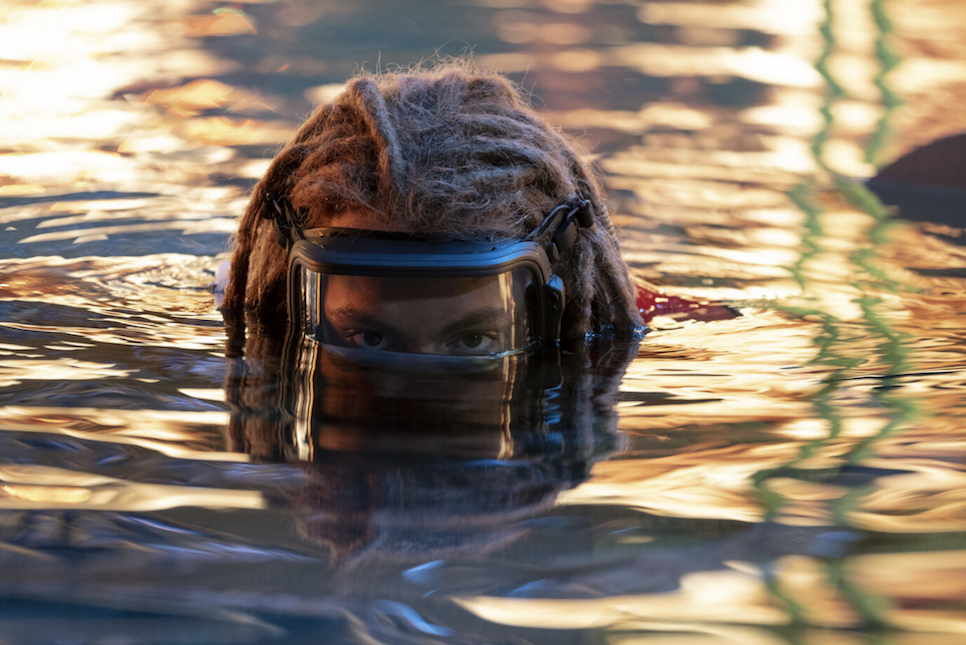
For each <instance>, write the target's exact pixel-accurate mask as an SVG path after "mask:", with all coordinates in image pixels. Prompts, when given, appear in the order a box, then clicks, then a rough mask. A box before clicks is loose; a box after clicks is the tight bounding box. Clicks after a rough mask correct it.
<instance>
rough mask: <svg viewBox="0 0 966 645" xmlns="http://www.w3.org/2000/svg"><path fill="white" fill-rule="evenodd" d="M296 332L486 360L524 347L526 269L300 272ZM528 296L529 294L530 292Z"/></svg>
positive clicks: (350, 343) (362, 345)
mask: <svg viewBox="0 0 966 645" xmlns="http://www.w3.org/2000/svg"><path fill="white" fill-rule="evenodd" d="M298 276H299V280H300V288H299V290H298V294H299V296H300V297H301V303H300V309H301V319H302V327H303V330H304V331H305V332H306V334H308V335H311V336H314V337H315V338H316V339H317V340H318V341H320V342H322V343H325V344H329V345H336V346H341V347H351V348H357V349H364V350H370V351H373V352H406V353H412V354H436V355H449V356H490V355H494V354H502V353H506V352H512V351H516V350H520V349H524V348H526V347H527V346H528V345H529V343H530V329H529V322H530V321H529V320H528V315H527V304H526V296H527V293H528V289H527V287H529V286H530V284H531V283H532V281H533V279H532V274H531V272H530V271H529V270H528V269H518V270H516V271H512V272H508V273H503V274H499V275H494V276H483V277H455V278H413V277H399V276H391V277H387V276H356V275H341V274H321V273H317V272H315V271H310V270H308V269H306V268H305V267H302V268H301V270H300V271H299V272H298ZM531 291H532V290H531Z"/></svg>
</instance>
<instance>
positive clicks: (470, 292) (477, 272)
mask: <svg viewBox="0 0 966 645" xmlns="http://www.w3.org/2000/svg"><path fill="white" fill-rule="evenodd" d="M265 202H266V203H265V209H264V210H263V213H265V214H266V215H265V216H266V217H269V218H271V219H274V221H275V224H276V233H277V236H278V241H279V243H280V244H281V245H283V246H284V247H285V248H286V250H287V251H288V256H289V262H288V307H289V320H290V321H291V322H292V323H294V324H296V325H297V326H299V327H300V328H301V330H302V332H303V333H304V334H305V335H307V336H309V337H311V338H314V339H315V340H317V341H319V342H321V343H323V344H327V345H335V346H341V347H349V348H359V349H367V350H382V351H391V352H406V353H411V354H431V355H450V356H495V355H502V354H507V353H511V352H517V351H521V350H525V349H528V348H535V347H555V346H556V344H557V343H558V341H559V339H560V319H561V315H562V313H563V309H564V304H565V292H564V285H563V281H562V280H561V279H560V278H559V277H558V276H557V275H556V274H555V272H554V268H555V265H556V263H557V261H558V259H559V258H560V256H561V255H562V254H563V253H564V252H566V250H567V249H569V248H570V247H571V246H573V243H574V241H575V239H576V236H577V230H578V229H579V228H581V227H583V228H590V227H591V226H593V218H592V215H591V211H590V202H589V201H587V200H582V201H576V202H573V203H569V204H563V205H561V206H558V207H557V208H555V209H553V210H552V211H551V212H550V214H549V215H547V217H546V218H545V219H544V221H543V222H542V223H541V224H540V225H539V226H538V227H537V228H536V229H534V231H533V232H531V233H530V234H529V235H527V236H526V237H525V238H523V239H522V240H516V239H506V238H502V237H499V236H498V235H488V236H476V237H474V238H472V239H465V238H458V237H455V236H452V235H410V234H406V233H391V232H383V231H369V230H362V229H353V228H315V229H305V230H304V229H302V228H300V227H299V226H298V225H297V224H296V223H295V221H296V220H295V214H294V213H293V210H292V207H291V205H289V204H288V203H287V202H285V201H282V200H278V199H276V198H275V197H274V196H272V195H271V194H269V193H266V194H265Z"/></svg>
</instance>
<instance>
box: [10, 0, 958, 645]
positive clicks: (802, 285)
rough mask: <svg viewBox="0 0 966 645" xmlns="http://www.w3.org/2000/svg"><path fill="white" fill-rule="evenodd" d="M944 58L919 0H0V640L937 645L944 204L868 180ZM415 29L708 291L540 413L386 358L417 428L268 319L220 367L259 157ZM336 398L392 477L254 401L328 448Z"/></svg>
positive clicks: (948, 407)
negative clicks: (310, 424)
mask: <svg viewBox="0 0 966 645" xmlns="http://www.w3.org/2000/svg"><path fill="white" fill-rule="evenodd" d="M964 42H966V11H964V8H963V6H961V4H960V3H958V2H953V1H945V2H943V1H939V0H936V1H926V0H890V1H888V2H883V1H882V0H871V1H859V0H855V1H852V0H848V1H847V0H827V1H825V2H820V1H818V0H815V1H814V2H804V3H787V2H778V1H777V0H774V1H762V2H751V1H742V0H727V1H725V2H715V3H703V2H651V3H640V4H634V3H627V4H621V3H615V4H605V3H591V2H586V1H584V0H547V1H546V2H539V3H537V2H525V1H523V0H520V1H515V0H510V1H502V0H501V1H496V0H492V1H491V0H487V1H480V2H467V3H445V9H441V8H439V7H428V6H424V5H422V4H420V3H410V2H397V3H392V4H388V5H386V6H379V5H378V4H377V3H375V2H369V1H363V2H358V3H351V4H347V3H337V2H307V1H306V2H277V3H271V2H268V3H247V2H243V3H237V4H231V5H225V6H220V5H216V4H212V3H209V2H196V1H194V0H179V1H177V2H163V3H162V2H154V1H146V2H111V1H105V2H98V3H93V4H91V3H83V2H55V3H33V2H21V1H19V0H15V1H13V2H8V3H5V4H4V5H3V7H0V91H2V96H0V148H2V149H0V231H2V233H0V386H2V389H0V424H2V425H0V509H2V510H0V642H3V643H13V644H17V645H20V644H27V643H30V644H33V643H37V644H40V643H52V642H72V643H73V642H77V643H102V642H125V643H199V644H200V643H303V642H315V641H321V642H333V643H336V642H338V643H342V642H346V643H372V642H379V643H403V642H406V643H409V642H418V643H441V642H453V643H496V642H498V643H524V642H530V643H567V642H570V643H585V642H604V643H609V644H614V645H617V644H621V645H630V644H633V643H648V644H657V643H661V644H664V643H687V644H695V645H697V644H701V645H704V644H706V643H708V644H710V643H753V644H756V643H762V644H768V645H770V644H772V643H808V644H810V645H811V644H821V645H833V644H834V645H839V644H849V645H851V644H853V643H855V644H859V643H861V644H872V643H876V644H880V643H890V644H891V643H897V644H900V643H901V644H903V645H905V644H909V643H915V644H916V645H926V644H929V645H932V644H939V643H942V644H944V645H945V644H948V643H961V642H966V587H964V582H963V581H964V580H966V492H964V491H966V465H964V464H966V460H964V457H966V433H964V417H966V405H964V400H966V397H964V394H966V368H964V364H966V361H964V354H966V324H964V314H963V312H964V311H966V283H964V279H966V274H964V269H963V267H964V264H966V252H964V250H963V248H964V247H963V245H962V240H963V239H964V237H963V229H962V228H961V227H956V226H950V225H949V224H936V223H929V222H924V223H916V224H914V223H910V222H906V221H903V220H901V219H898V218H896V217H895V216H894V213H891V212H890V211H889V210H888V209H887V208H885V207H884V206H883V205H882V204H881V202H879V201H878V199H877V198H876V197H875V196H874V195H873V194H871V193H870V192H869V191H867V190H866V189H865V188H864V186H863V185H862V183H861V181H862V180H863V179H865V178H867V177H869V176H871V175H873V174H874V173H875V171H876V166H877V165H879V164H882V163H886V162H889V161H891V160H892V159H895V158H896V157H898V156H900V155H902V154H904V153H906V152H908V151H910V150H911V149H913V148H915V147H916V146H919V145H922V144H926V143H928V142H930V141H932V140H934V139H936V138H939V137H942V136H946V135H949V134H952V133H955V132H962V131H964V130H966V111H963V110H958V109H950V106H956V105H961V104H962V103H963V101H964V99H966V49H964V46H963V43H964ZM444 44H445V45H444ZM441 45H443V46H444V49H443V52H444V53H456V52H459V51H460V50H462V49H463V48H464V47H466V46H467V45H468V46H469V47H470V48H471V49H473V50H474V53H475V58H476V59H477V61H478V62H480V63H481V64H482V65H483V66H487V67H493V68H496V69H500V70H502V71H506V72H508V73H510V74H512V75H513V76H514V78H516V79H517V80H520V81H522V82H523V83H524V84H525V86H526V87H527V88H531V89H532V90H533V93H534V96H535V99H537V100H538V102H539V103H540V104H541V105H542V106H544V107H545V108H546V109H547V110H548V111H549V112H550V113H551V116H552V118H553V119H554V120H555V121H556V122H558V123H560V124H561V125H562V126H563V127H564V128H565V129H566V130H567V131H568V132H570V133H571V134H573V135H575V136H577V137H578V138H579V139H580V141H581V142H582V143H583V144H584V145H585V146H587V147H588V148H590V149H591V153H592V154H593V155H594V156H595V159H596V162H597V163H598V165H599V166H600V168H601V169H602V170H603V171H604V173H605V174H606V177H607V183H608V186H609V188H610V189H611V198H612V199H611V201H612V212H613V213H614V214H615V221H617V222H618V224H619V225H620V226H621V228H622V234H623V239H624V252H625V256H626V257H627V259H628V260H629V262H630V263H631V266H632V269H633V271H634V274H635V276H636V277H638V278H639V279H641V280H646V281H649V282H651V283H652V284H655V285H658V287H659V288H660V289H661V290H663V291H665V292H667V293H669V294H673V295H678V296H684V297H689V298H693V299H697V300H707V301H713V302H719V303H724V304H726V305H728V306H729V307H730V308H731V309H732V310H733V311H734V312H736V313H737V314H739V315H737V316H736V317H733V318H726V319H720V320H707V321H702V320H699V319H697V318H696V317H691V318H688V317H684V316H681V315H677V316H673V315H672V316H659V317H657V318H655V319H654V320H652V322H651V326H652V328H653V331H652V332H651V333H650V334H649V335H648V336H647V337H646V338H645V339H644V340H643V341H642V343H641V344H640V346H639V348H637V350H636V357H633V360H631V358H632V356H628V357H627V360H626V361H625V360H624V358H623V357H622V356H621V353H620V352H621V351H622V349H623V350H628V351H632V352H633V351H635V350H634V349H633V348H616V349H614V350H613V351H612V352H611V353H609V354H608V355H607V356H604V357H599V356H598V357H587V361H586V362H587V363H592V364H594V365H595V367H594V368H593V369H592V370H591V371H590V372H584V371H582V368H578V367H576V366H574V365H570V366H569V367H568V365H566V364H565V365H564V367H565V370H564V373H563V377H562V378H563V383H564V384H565V387H563V388H562V389H558V390H553V391H559V392H561V393H562V394H560V395H559V396H558V395H554V396H552V397H548V398H544V399H541V398H540V397H539V396H537V397H534V392H542V388H544V387H545V386H546V385H547V384H548V383H550V384H553V383H554V382H555V381H554V380H553V374H552V373H551V372H553V370H549V371H547V370H548V368H546V366H536V367H534V366H523V367H521V366H514V365H504V366H501V367H500V369H501V370H503V371H502V372H500V376H501V377H502V378H503V380H502V381H501V380H500V379H494V378H492V377H493V374H492V373H491V374H490V375H489V376H487V377H485V378H484V377H480V376H478V375H477V376H472V377H471V376H467V375H465V374H463V375H458V376H454V377H452V379H451V380H453V381H456V382H460V383H461V382H462V381H461V379H465V380H466V383H467V385H466V386H465V388H464V390H458V389H457V390H454V392H455V393H448V392H449V391H448V390H446V389H445V388H443V389H440V388H441V387H442V386H440V385H439V384H438V383H434V382H431V381H430V382H427V383H422V384H420V383H415V384H413V383H409V386H411V387H416V388H418V387H426V388H430V389H433V391H434V392H436V393H437V398H436V400H434V401H430V402H428V403H425V404H424V405H422V406H421V407H419V408H418V409H419V416H415V417H413V416H408V415H403V414H402V412H401V411H405V410H409V409H410V408H408V407H407V405H408V404H409V403H408V402H407V401H405V400H400V399H399V398H398V397H396V398H394V396H393V395H392V392H394V391H396V390H394V388H397V387H398V383H399V382H401V381H393V380H392V378H393V376H392V375H391V374H390V375H387V374H381V373H380V374H374V373H373V372H371V371H367V370H366V369H358V366H356V367H353V368H351V369H347V368H346V366H345V364H343V363H340V362H339V361H338V360H335V359H333V358H332V357H331V356H327V355H325V354H324V353H323V354H318V353H316V352H314V351H310V350H307V349H306V348H304V347H300V346H295V345H292V344H285V345H281V344H279V342H280V341H279V340H278V339H269V340H266V341H265V342H264V344H263V345H260V346H259V350H258V352H261V353H260V354H259V353H258V352H255V354H254V355H255V357H256V358H258V357H261V359H262V360H254V361H253V360H248V361H247V362H246V361H241V362H239V361H237V360H229V361H226V359H225V354H224V341H225V334H224V330H223V326H222V321H221V317H220V315H219V313H218V312H217V310H216V309H215V307H214V304H213V296H212V293H211V291H210V285H211V283H212V282H213V279H214V275H215V271H216V267H217V266H218V264H219V263H220V262H221V261H222V260H224V259H225V258H226V250H227V248H228V244H229V236H230V234H231V231H232V230H233V227H234V222H235V217H236V216H237V214H238V213H240V212H241V210H242V209H243V207H244V204H245V203H246V201H247V191H248V189H249V188H250V186H251V185H252V183H253V182H254V180H255V179H256V178H257V177H258V176H259V175H260V174H261V173H262V172H263V171H264V169H265V167H266V164H267V159H269V158H270V156H271V154H272V153H273V152H274V151H275V150H276V149H277V148H278V146H280V145H281V144H283V143H284V141H285V140H286V138H287V137H288V136H289V135H290V133H291V132H292V130H293V128H294V127H295V126H296V125H297V123H298V121H299V119H300V117H301V116H302V115H305V114H306V113H307V112H308V111H309V109H310V107H311V103H312V102H313V101H317V100H321V99H323V98H324V97H326V96H329V95H331V94H333V93H334V92H337V91H338V89H339V87H340V86H341V83H342V82H343V81H344V79H345V77H346V75H348V74H349V73H351V72H352V71H353V70H354V69H356V68H357V67H358V66H359V64H360V63H361V62H362V61H370V62H369V63H368V65H367V66H368V67H370V68H372V67H375V66H377V65H380V64H382V65H385V64H387V63H390V62H401V63H409V62H410V61H413V60H418V59H421V58H425V57H427V56H428V55H430V54H431V53H432V52H433V51H434V50H435V49H436V48H437V47H439V46H441ZM380 61H381V62H380ZM627 361H629V363H628V362H627ZM571 362H573V361H571ZM625 363H627V364H625ZM319 365H326V366H327V369H328V370H329V372H328V373H329V374H332V370H334V369H342V370H345V373H344V375H343V376H342V377H341V378H342V379H343V380H341V381H339V382H338V385H337V386H336V385H331V384H330V386H329V389H328V390H322V389H320V388H319V387H318V386H317V385H313V382H312V379H311V378H309V379H301V380H299V379H298V378H294V377H290V376H286V375H290V374H299V373H302V372H304V371H305V370H307V369H308V368H309V367H311V366H319ZM300 370H301V371H302V372H300ZM340 374H342V372H340ZM548 374H549V375H548ZM400 378H401V379H402V380H406V379H407V377H400ZM408 382H409V381H407V383H408ZM360 383H365V384H366V385H367V387H374V388H376V390H375V391H378V392H379V393H380V394H379V396H380V397H382V398H379V399H378V400H379V402H380V404H381V405H382V406H383V407H382V410H383V411H384V412H385V416H387V417H389V418H390V419H392V415H391V414H389V411H393V412H395V411H397V410H398V411H400V413H399V418H398V419H397V420H396V421H395V424H396V425H394V426H393V430H394V432H398V433H400V434H402V435H404V436H405V438H406V442H405V447H406V448H407V451H408V452H409V453H411V454H409V457H408V459H407V461H405V462H404V463H403V464H399V463H396V462H395V461H393V460H391V459H388V458H387V456H386V455H385V452H386V450H383V449H382V448H379V449H376V448H375V447H376V446H380V447H385V445H390V446H391V444H392V441H393V440H394V435H393V434H392V433H390V436H389V437H388V438H387V437H385V436H384V435H382V434H380V433H379V432H376V431H374V430H373V429H372V427H369V426H365V428H366V430H365V432H366V433H370V432H371V433H372V434H364V435H363V436H365V437H366V440H367V442H369V447H370V448H371V449H372V452H373V454H371V455H368V454H365V451H363V452H362V454H356V453H358V451H356V452H355V453H353V454H355V456H354V457H352V458H340V457H338V456H337V455H338V453H332V454H335V455H336V456H335V457H331V456H330V457H328V458H327V459H328V461H326V458H322V457H319V455H325V454H329V453H328V452H326V450H327V448H326V446H318V445H315V444H313V439H312V436H311V431H310V429H307V426H306V424H305V423H301V425H300V422H299V421H298V420H297V419H296V420H294V421H292V420H289V421H288V422H287V423H288V425H284V427H285V428H287V429H288V430H290V431H291V437H290V438H289V439H286V438H285V437H280V436H279V435H278V434H272V433H271V432H267V431H265V429H264V428H263V427H262V425H261V424H262V423H263V421H264V419H263V417H262V416H260V415H261V413H262V411H264V409H266V408H267V407H271V406H270V405H269V404H268V403H266V402H267V401H269V400H272V399H271V397H272V396H275V395H274V394H272V393H273V392H275V391H276V389H277V390H279V391H283V392H291V393H292V397H293V398H295V399H298V400H301V401H304V400H306V398H305V397H306V396H308V395H309V394H311V395H312V396H315V397H316V398H315V399H310V400H312V401H313V402H314V403H313V405H310V406H308V407H307V410H308V409H309V408H311V409H310V410H308V412H306V415H303V417H301V418H303V419H310V418H316V417H319V418H322V417H324V418H326V419H329V418H337V419H340V420H341V421H340V423H343V426H338V424H335V425H336V426H338V427H341V428H343V432H342V434H338V433H336V434H334V435H331V436H332V437H334V439H330V441H335V442H336V444H337V445H339V446H343V447H344V446H345V445H346V443H345V442H351V441H358V436H359V434H358V433H359V432H360V430H359V428H362V427H363V426H360V425H355V424H354V423H349V422H348V421H346V420H347V419H348V420H352V419H354V418H355V417H354V416H353V415H359V414H360V413H361V412H368V411H371V410H365V409H363V408H364V405H365V404H366V403H367V402H365V401H364V402H363V405H355V399H354V398H353V394H352V393H353V392H354V391H357V390H353V387H356V386H358V385H359V384H360ZM507 383H508V384H509V385H505V384H507ZM300 388H301V389H300ZM380 388H381V389H380ZM551 389H552V388H551ZM469 390H472V391H474V392H476V393H477V394H478V395H479V398H478V399H476V404H479V401H484V402H485V401H492V402H494V406H495V407H494V408H493V409H494V410H496V411H497V412H499V413H500V414H497V415H494V416H492V418H491V417H490V416H487V415H485V414H483V415H477V416H473V415H474V414H475V413H476V409H475V408H474V407H473V405H471V403H472V402H470V403H468V402H467V401H465V400H464V399H463V397H462V395H461V394H460V393H459V392H460V391H464V392H465V391H469ZM367 391H368V390H367ZM441 392H442V393H443V394H441ZM299 397H301V398H299ZM447 397H448V398H447ZM528 397H529V398H528ZM530 401H535V403H534V405H535V406H536V407H532V406H530V405H529V402H530ZM368 403H371V401H370V402H368ZM313 406H314V407H313ZM448 406H449V407H448ZM275 412H277V410H275ZM454 414H462V415H463V417H461V418H466V419H469V418H474V419H476V421H477V423H476V425H474V426H472V428H470V427H469V425H470V424H467V425H466V426H461V428H462V430H463V431H464V433H463V434H461V435H460V436H459V437H455V438H454V437H453V436H451V435H447V434H445V433H444V434H439V433H438V431H439V428H441V427H443V426H444V425H445V423H446V417H447V415H454ZM296 417H297V415H296ZM265 418H269V417H265ZM272 418H274V417H272ZM383 420H384V419H383ZM390 422H391V421H387V422H386V423H390ZM272 423H274V421H273V422H272ZM534 424H536V425H534ZM423 426H425V427H423ZM266 427H270V428H274V427H275V426H271V425H270V424H269V426H266ZM433 432H436V433H437V434H433ZM387 441H388V444H387V443H385V442H387ZM340 442H341V443H340ZM380 442H382V443H380ZM289 444H290V445H289ZM336 444H333V445H336ZM331 448H332V446H331V445H330V446H328V449H331ZM390 452H391V451H390ZM423 453H434V456H433V458H432V459H430V458H428V457H426V458H423V457H425V455H424V454H423ZM443 453H445V454H443ZM413 454H415V455H416V457H413ZM420 455H423V457H420ZM441 455H442V456H441ZM308 456H312V457H313V458H316V459H317V461H319V462H320V463H318V464H316V465H315V466H311V465H307V464H303V463H300V462H299V459H300V458H301V459H305V458H307V457H308ZM484 457H486V458H484ZM454 459H455V461H454ZM441 460H442V461H441ZM453 464H456V466H454V465H453Z"/></svg>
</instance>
